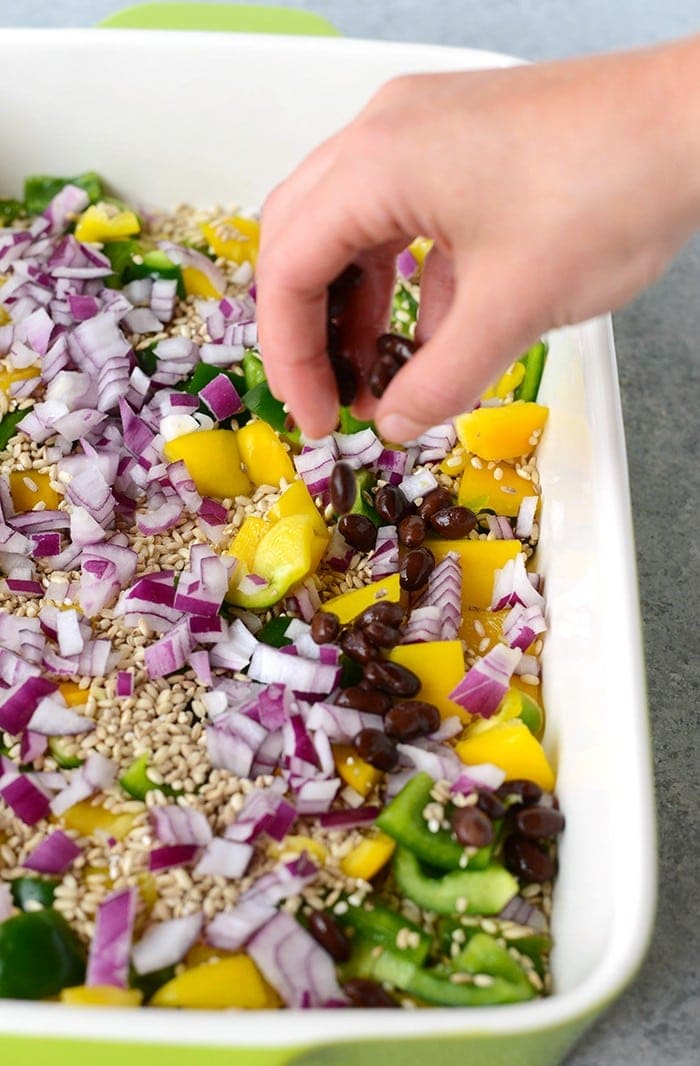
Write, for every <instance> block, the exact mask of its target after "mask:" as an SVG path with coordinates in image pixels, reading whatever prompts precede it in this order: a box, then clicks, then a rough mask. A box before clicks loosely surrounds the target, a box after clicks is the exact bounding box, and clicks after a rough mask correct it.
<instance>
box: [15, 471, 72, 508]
mask: <svg viewBox="0 0 700 1066" xmlns="http://www.w3.org/2000/svg"><path fill="white" fill-rule="evenodd" d="M10 495H11V496H12V503H13V504H14V507H15V511H17V513H18V514H19V513H21V512H22V511H31V510H32V509H33V508H34V507H36V505H37V504H38V503H44V504H45V505H46V509H47V510H48V511H55V510H56V508H57V507H58V505H59V503H60V501H61V496H60V495H59V494H58V493H57V492H56V490H55V489H52V488H51V475H50V474H42V473H40V472H39V471H38V470H13V471H12V472H11V473H10Z"/></svg>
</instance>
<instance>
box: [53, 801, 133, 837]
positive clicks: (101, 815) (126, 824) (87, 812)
mask: <svg viewBox="0 0 700 1066" xmlns="http://www.w3.org/2000/svg"><path fill="white" fill-rule="evenodd" d="M137 817H138V816H137V815H136V814H113V813H112V811H109V810H107V808H106V807H100V806H99V805H98V806H95V807H93V805H92V804H91V803H90V801H89V800H84V801H83V802H82V803H75V804H73V806H72V807H69V808H68V810H67V811H65V812H64V814H62V815H61V821H62V822H63V825H64V827H65V828H66V829H75V830H76V832H78V833H80V835H81V836H83V837H92V836H97V835H99V836H101V837H114V839H115V840H123V839H124V837H126V836H128V835H129V833H130V832H131V830H132V829H133V828H134V822H135V821H136V818H137Z"/></svg>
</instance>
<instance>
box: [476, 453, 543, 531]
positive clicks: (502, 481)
mask: <svg viewBox="0 0 700 1066" xmlns="http://www.w3.org/2000/svg"><path fill="white" fill-rule="evenodd" d="M500 470H501V472H502V476H501V477H500V478H498V479H497V478H495V477H494V472H495V468H494V470H489V468H488V467H487V466H482V467H481V469H478V468H477V467H474V466H472V465H471V463H468V464H467V465H466V466H465V468H464V473H463V474H462V480H461V481H460V484H459V493H458V499H457V502H458V503H459V504H460V505H461V506H462V507H469V509H470V510H472V511H478V510H480V509H481V508H482V507H489V508H490V509H491V510H492V511H495V512H496V514H502V515H507V516H508V517H509V518H515V517H516V516H517V514H518V511H519V510H520V504H521V503H522V501H523V499H524V497H525V496H532V495H533V491H534V490H533V487H532V482H531V481H527V480H526V479H525V478H523V477H520V476H519V475H518V474H517V473H516V471H515V467H513V466H505V465H504V466H502V467H500Z"/></svg>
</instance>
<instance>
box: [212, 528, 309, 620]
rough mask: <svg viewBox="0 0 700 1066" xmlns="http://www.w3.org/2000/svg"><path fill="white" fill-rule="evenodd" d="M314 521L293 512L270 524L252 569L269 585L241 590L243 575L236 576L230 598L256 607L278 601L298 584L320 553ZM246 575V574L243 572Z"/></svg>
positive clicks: (307, 573)
mask: <svg viewBox="0 0 700 1066" xmlns="http://www.w3.org/2000/svg"><path fill="white" fill-rule="evenodd" d="M318 540H319V538H318V537H316V536H315V535H314V527H313V522H312V521H311V519H310V518H309V517H308V516H307V515H290V516H289V517H288V518H280V520H279V521H278V522H275V523H273V524H271V525H269V524H268V531H267V532H266V534H265V536H264V537H263V538H262V539H261V540H260V542H259V544H258V545H257V548H256V550H255V555H254V556H253V563H252V566H251V567H250V572H251V573H253V574H258V575H259V576H260V577H263V578H265V580H266V581H267V583H268V584H267V585H266V586H264V587H263V588H262V589H261V591H259V592H241V590H240V588H239V587H238V584H239V580H240V578H239V577H237V576H236V575H234V577H233V579H232V582H231V584H232V585H235V587H234V588H231V587H229V591H228V594H227V599H228V601H229V602H230V603H234V604H236V605H238V606H239V607H250V608H252V609H253V610H256V609H262V608H263V607H270V606H272V604H273V603H277V601H278V600H280V599H281V598H282V596H284V595H285V594H286V593H287V592H288V591H289V590H290V589H291V588H293V587H294V585H298V584H299V582H300V581H303V580H304V578H306V577H308V576H309V574H310V573H311V572H312V570H313V568H314V565H316V564H317V561H318V558H319V554H318V551H317V542H318ZM241 576H243V575H241Z"/></svg>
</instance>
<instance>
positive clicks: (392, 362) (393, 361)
mask: <svg viewBox="0 0 700 1066" xmlns="http://www.w3.org/2000/svg"><path fill="white" fill-rule="evenodd" d="M402 366H403V363H402V362H401V361H400V360H399V359H397V358H396V356H394V355H380V356H379V358H378V359H375V361H374V362H373V363H372V366H371V369H370V372H369V374H368V376H367V388H368V389H369V391H370V392H371V393H372V395H373V396H376V398H377V399H379V398H380V397H381V396H383V395H384V393H385V392H386V390H387V389H388V388H389V385H390V383H391V381H393V379H394V378H395V377H396V375H397V374H398V372H399V370H400V369H401V367H402Z"/></svg>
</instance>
